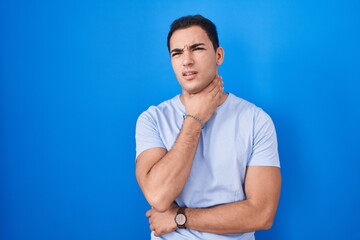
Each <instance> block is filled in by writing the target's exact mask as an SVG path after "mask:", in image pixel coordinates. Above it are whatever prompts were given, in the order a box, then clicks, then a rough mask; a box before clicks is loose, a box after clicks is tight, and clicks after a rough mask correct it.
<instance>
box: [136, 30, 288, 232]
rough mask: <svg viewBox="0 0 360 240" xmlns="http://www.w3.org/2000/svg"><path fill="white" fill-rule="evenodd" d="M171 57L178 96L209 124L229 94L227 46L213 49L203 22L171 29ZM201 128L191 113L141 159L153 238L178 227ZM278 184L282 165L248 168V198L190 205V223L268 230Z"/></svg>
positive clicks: (140, 172)
mask: <svg viewBox="0 0 360 240" xmlns="http://www.w3.org/2000/svg"><path fill="white" fill-rule="evenodd" d="M170 56H171V64H172V67H173V70H174V73H175V75H176V77H177V79H178V82H179V84H180V85H181V87H182V94H181V96H180V99H181V101H182V103H183V104H184V106H185V110H186V113H188V114H192V115H195V116H197V117H198V118H200V119H201V120H202V122H204V123H205V122H207V121H208V120H209V119H210V118H211V117H212V115H213V114H214V112H215V110H216V109H217V107H218V106H219V105H221V104H222V103H223V102H224V101H225V100H226V98H227V94H226V93H224V92H223V85H222V79H221V77H219V76H218V66H219V65H221V64H222V62H223V59H224V50H223V49H222V48H221V47H219V48H218V49H216V51H215V50H214V48H213V46H212V43H211V41H210V39H209V38H208V36H207V34H206V32H205V31H204V30H203V29H202V28H201V27H199V26H192V27H189V28H186V29H180V30H177V31H175V32H174V33H173V35H172V37H171V39H170ZM201 127H202V126H201V124H200V123H199V122H198V121H197V120H195V119H193V118H190V117H187V118H185V119H184V123H183V126H182V128H181V130H180V133H179V135H178V138H177V140H176V142H175V144H174V146H173V148H172V149H170V150H169V151H166V150H165V149H163V148H152V149H149V150H146V151H144V152H143V153H141V154H140V155H139V157H138V158H137V163H136V177H137V180H138V183H139V185H140V188H141V189H142V191H143V193H144V195H145V198H146V199H147V201H148V202H149V204H150V205H151V206H152V208H151V209H150V210H149V211H147V212H146V216H147V217H148V218H149V225H150V229H151V230H152V231H154V234H155V236H161V235H163V234H166V233H169V232H172V231H174V230H176V229H177V226H176V224H175V222H174V217H175V215H176V212H177V210H178V206H177V205H176V204H175V203H174V201H175V199H176V197H177V196H178V195H179V194H180V193H181V191H182V189H183V187H184V185H185V183H186V181H187V179H188V177H189V173H190V170H191V167H192V162H193V159H194V156H195V152H196V149H197V145H198V141H199V137H200V134H201ZM174 159H176V161H174ZM280 188H281V175H280V170H279V168H277V167H248V168H247V173H246V176H245V192H246V196H247V199H246V200H244V201H239V202H234V203H229V204H224V205H220V206H216V207H212V208H206V209H191V208H187V209H186V210H185V214H186V215H187V223H186V227H187V228H191V229H194V230H198V231H204V232H212V233H217V234H228V233H241V232H249V231H255V230H260V229H268V228H270V227H271V225H272V222H273V219H274V217H275V213H276V209H277V205H278V201H279V196H280Z"/></svg>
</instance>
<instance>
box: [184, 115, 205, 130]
mask: <svg viewBox="0 0 360 240" xmlns="http://www.w3.org/2000/svg"><path fill="white" fill-rule="evenodd" d="M183 117H184V121H185V119H193V120H195V121H197V122H198V123H199V124H200V126H201V129H203V128H204V124H205V122H204V121H203V120H202V119H201V118H200V117H198V116H196V115H193V114H188V113H186V114H184V115H183Z"/></svg>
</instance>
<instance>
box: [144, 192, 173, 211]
mask: <svg viewBox="0 0 360 240" xmlns="http://www.w3.org/2000/svg"><path fill="white" fill-rule="evenodd" d="M146 199H147V201H148V203H149V204H150V206H151V207H153V208H155V209H156V210H157V211H159V212H165V211H166V210H168V209H169V208H170V206H171V202H169V201H167V200H166V198H164V197H161V196H158V195H155V196H147V197H146Z"/></svg>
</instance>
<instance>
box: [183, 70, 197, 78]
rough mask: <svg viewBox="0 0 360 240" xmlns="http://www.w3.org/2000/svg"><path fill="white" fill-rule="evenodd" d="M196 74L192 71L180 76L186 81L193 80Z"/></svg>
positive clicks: (184, 72)
mask: <svg viewBox="0 0 360 240" xmlns="http://www.w3.org/2000/svg"><path fill="white" fill-rule="evenodd" d="M196 74H197V71H192V70H188V71H183V72H182V75H183V77H185V79H186V80H192V79H194V78H195V76H196Z"/></svg>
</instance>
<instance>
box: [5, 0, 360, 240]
mask: <svg viewBox="0 0 360 240" xmlns="http://www.w3.org/2000/svg"><path fill="white" fill-rule="evenodd" d="M195 13H201V14H203V15H204V16H206V17H208V18H210V19H211V20H213V21H214V22H215V23H216V25H217V27H218V31H219V37H220V44H221V45H222V46H223V47H224V48H225V61H224V64H223V66H221V67H220V74H221V75H222V76H223V79H224V84H225V90H226V91H230V92H232V93H234V94H236V95H238V96H241V97H243V98H245V99H247V100H249V101H251V102H254V103H256V104H257V105H258V106H260V107H262V108H263V109H264V110H265V111H267V112H268V113H269V114H270V115H271V116H272V118H273V120H274V122H275V125H276V127H277V132H278V140H279V151H280V157H281V164H282V174H283V189H282V195H281V201H280V206H279V210H278V213H277V216H276V220H275V223H274V226H273V228H272V229H271V230H269V231H260V232H258V233H257V237H258V239H279V240H281V239H283V240H285V239H286V240H288V239H360V238H359V237H358V236H357V233H358V230H359V227H358V225H359V222H360V208H359V203H360V196H359V183H360V174H359V170H358V169H359V167H360V163H359V161H360V155H359V148H360V145H359V140H358V138H359V135H360V131H359V126H358V125H359V123H360V117H359V116H360V111H359V109H360V107H359V104H360V101H359V96H358V95H359V90H360V89H359V81H360V46H359V45H360V44H359V43H360V14H359V13H360V2H359V1H349V0H342V1H341V0H337V1H300V0H297V1H280V0H273V1H223V2H221V1H179V2H172V1H127V2H125V1H100V0H99V1H95V0H93V1H79V0H75V1H70V0H65V1H60V0H59V1H55V0H52V1H38V0H35V1H20V0H13V1H5V0H1V1H0V159H1V161H0V238H1V239H4V240H5V239H6V240H8V239H9V240H15V239H16V240H18V239H148V238H149V230H148V224H147V219H146V217H145V215H144V214H145V211H146V210H147V209H148V208H149V206H148V205H147V203H146V201H145V199H144V197H143V195H142V193H141V191H140V189H139V187H138V185H137V183H136V179H135V174H134V173H135V159H134V157H135V142H134V131H135V122H136V119H137V117H138V115H139V114H140V113H141V112H142V111H144V110H146V109H147V107H148V106H150V105H156V104H158V103H160V102H161V101H163V100H166V99H168V98H171V97H172V96H174V95H175V94H178V93H179V92H180V88H179V86H178V83H177V81H176V78H175V76H174V75H173V72H172V69H171V65H170V61H169V55H168V53H167V49H166V36H167V32H168V29H169V25H170V23H171V22H172V21H173V20H174V19H175V18H177V17H180V16H183V15H187V14H195Z"/></svg>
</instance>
